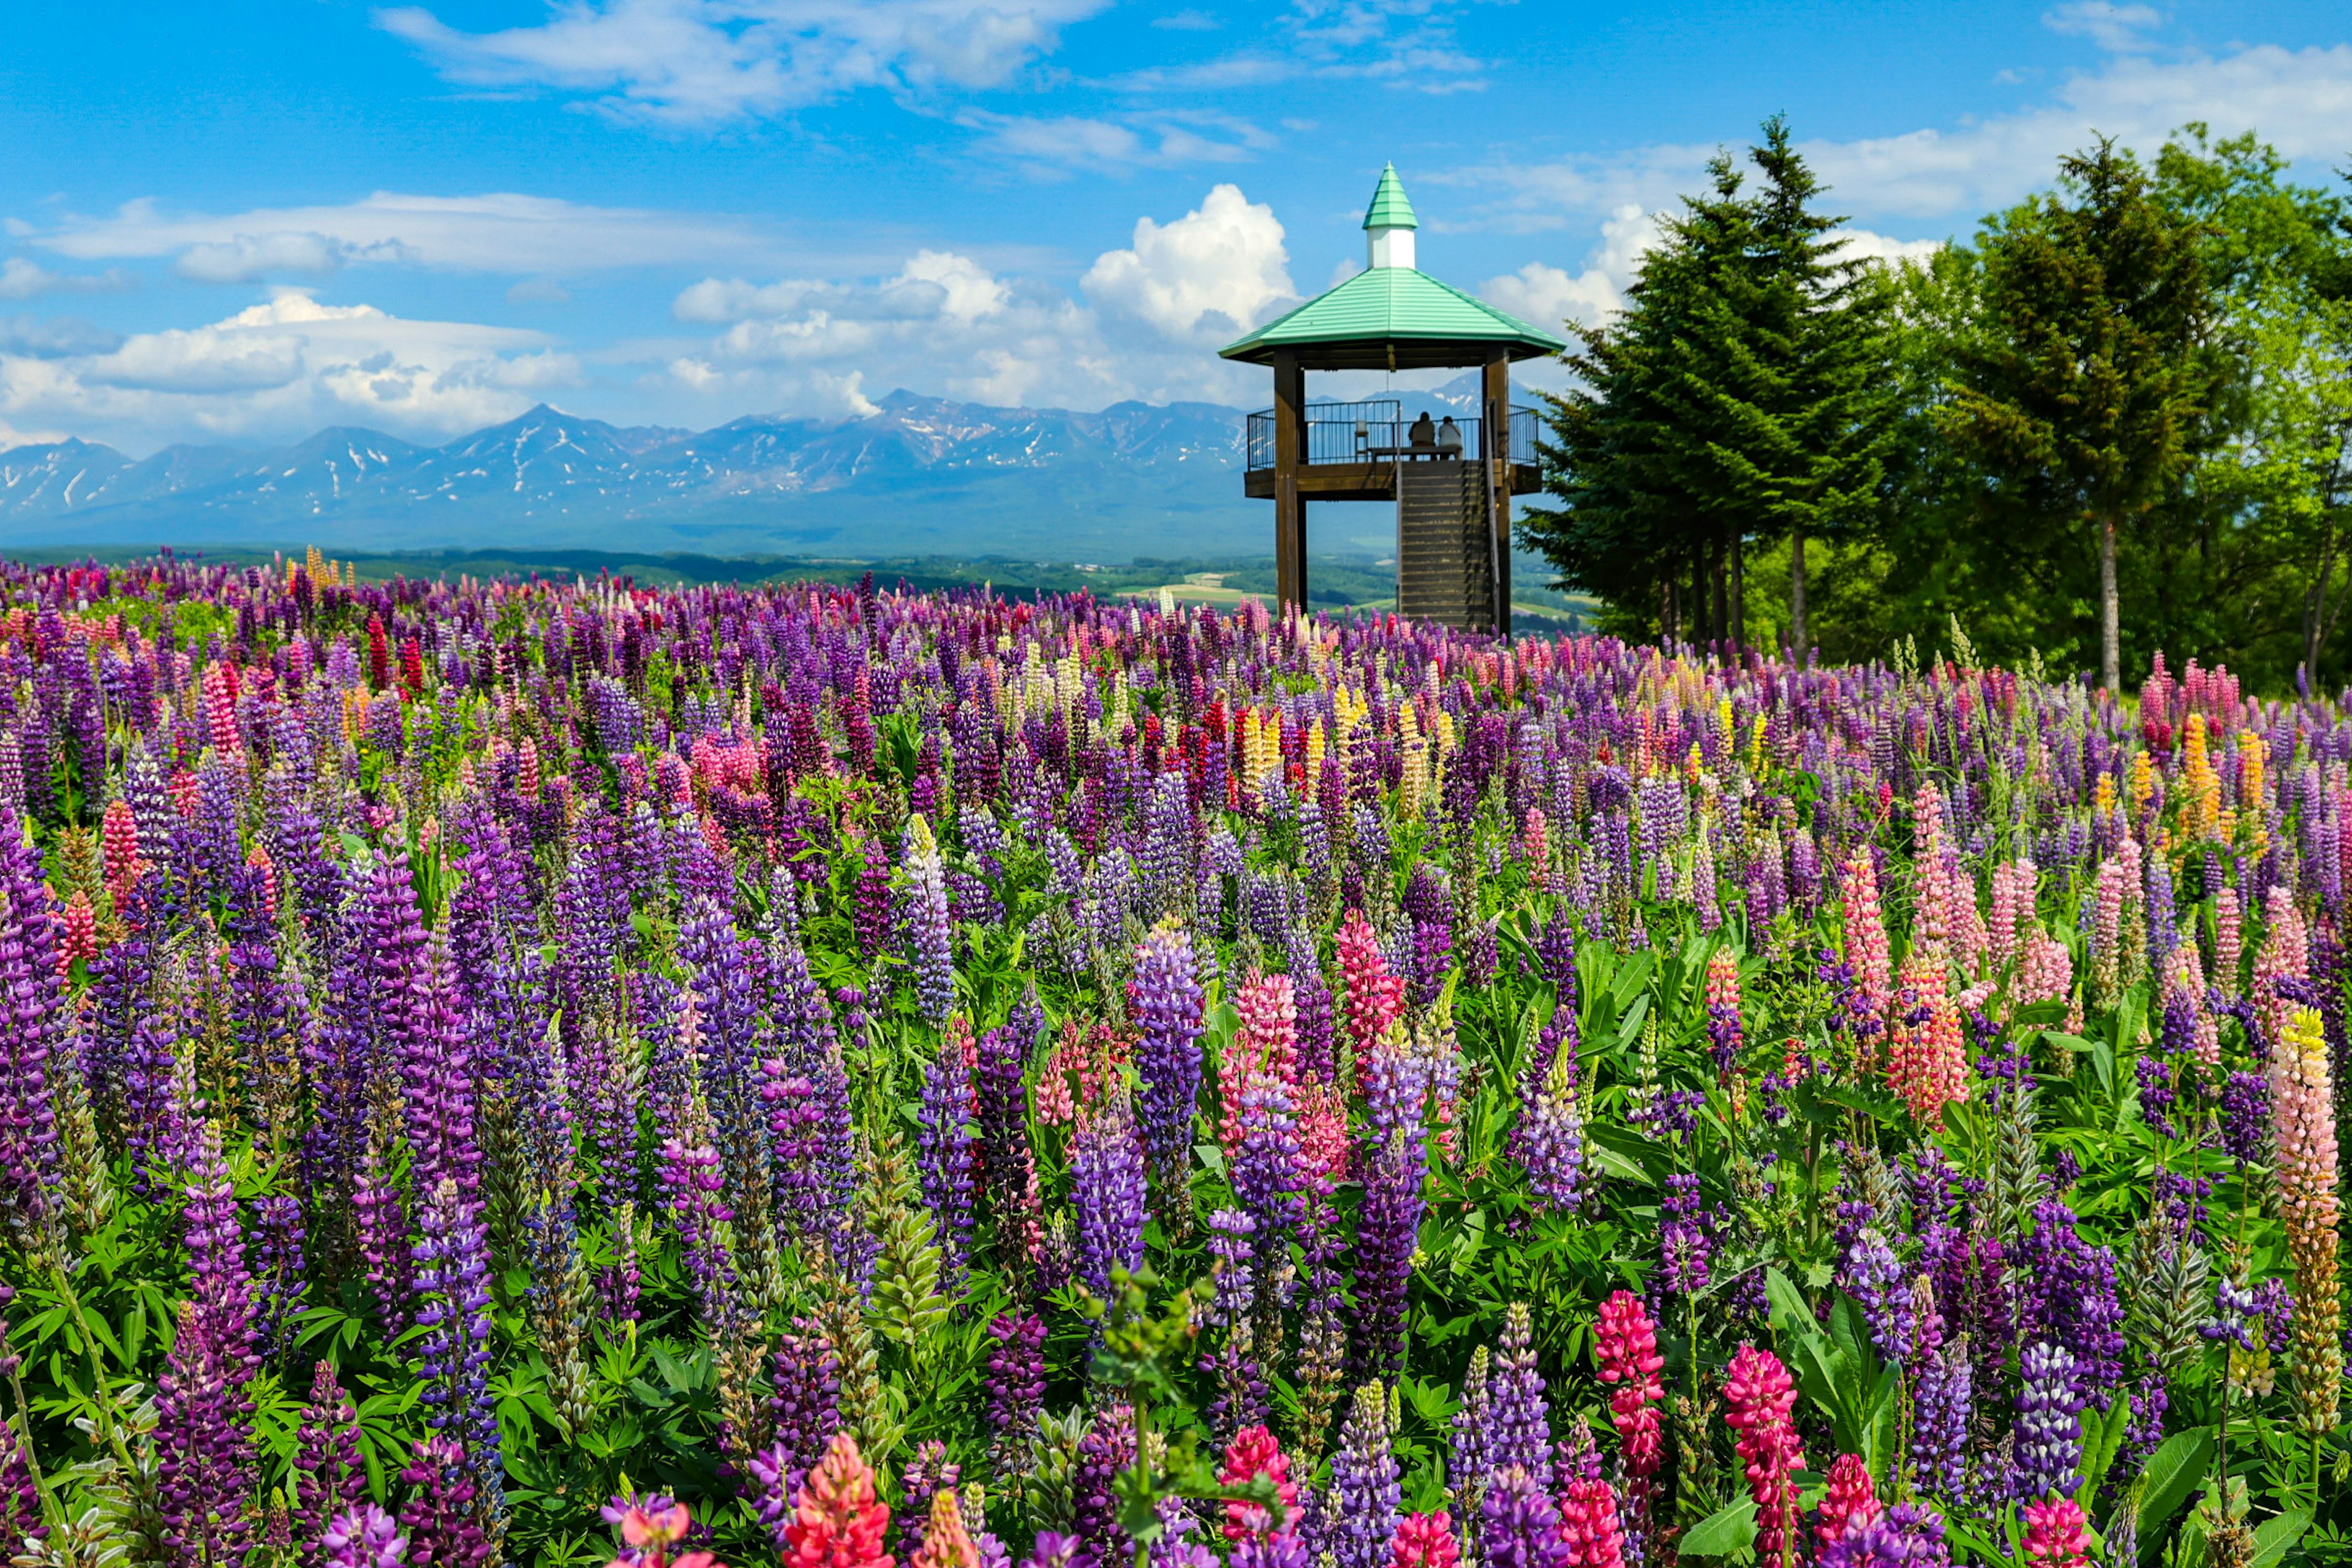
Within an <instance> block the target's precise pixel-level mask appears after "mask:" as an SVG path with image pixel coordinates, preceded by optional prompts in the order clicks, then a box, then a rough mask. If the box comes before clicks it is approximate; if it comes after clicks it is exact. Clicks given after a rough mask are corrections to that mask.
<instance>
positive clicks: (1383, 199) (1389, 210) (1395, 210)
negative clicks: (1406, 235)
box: [1364, 163, 1421, 228]
mask: <svg viewBox="0 0 2352 1568" xmlns="http://www.w3.org/2000/svg"><path fill="white" fill-rule="evenodd" d="M1364 226H1365V227H1366V228H1419V227H1420V226H1421V225H1419V224H1418V223H1416V222H1414V221H1413V216H1412V203H1411V202H1409V201H1407V200H1405V199H1404V184H1403V182H1402V181H1401V180H1399V179H1398V178H1397V177H1396V165H1395V164H1394V163H1391V164H1388V165H1387V166H1385V167H1384V168H1382V169H1381V183H1380V184H1379V185H1378V186H1377V187H1375V188H1374V190H1373V191H1372V205H1370V207H1369V208H1367V209H1366V211H1365V213H1364Z"/></svg>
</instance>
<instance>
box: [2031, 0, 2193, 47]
mask: <svg viewBox="0 0 2352 1568" xmlns="http://www.w3.org/2000/svg"><path fill="white" fill-rule="evenodd" d="M2163 25H2164V13H2162V12H2161V11H2158V9H2157V8H2156V7H2155V6H2153V5H2115V4H2113V3H2112V0H2071V3H2070V4H2067V5H2060V6H2058V7H2056V8H2055V9H2053V10H2051V11H2048V12H2045V13H2044V14H2043V15H2042V26H2045V27H2048V28H2049V29H2050V30H2051V31H2052V32H2053V33H2069V34H2072V35H2074V36H2075V37H2084V38H2088V39H2090V40H2091V41H2092V42H2093V43H2095V44H2096V45H2098V46H2099V47H2101V48H2103V49H2106V50H2109V51H2110V52H2121V51H2124V50H2127V49H2138V48H2145V47H2147V41H2148V40H2147V34H2148V33H2149V32H2150V31H2151V30H2152V29H2154V28H2157V27H2160V26H2163Z"/></svg>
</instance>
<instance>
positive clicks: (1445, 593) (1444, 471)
mask: <svg viewBox="0 0 2352 1568" xmlns="http://www.w3.org/2000/svg"><path fill="white" fill-rule="evenodd" d="M1396 497H1397V502H1396V505H1397V612H1398V614H1400V615H1403V616H1410V617H1411V618H1412V619H1413V620H1416V621H1439V622H1442V623H1444V625H1446V626H1458V627H1461V628H1463V629H1465V630H1470V631H1485V630H1488V629H1490V628H1491V627H1492V626H1494V624H1495V564H1494V545H1493V540H1492V535H1491V532H1490V530H1489V525H1488V522H1487V517H1486V513H1487V500H1486V465H1485V464H1484V463H1480V462H1475V461H1465V460H1463V459H1460V458H1437V459H1434V460H1431V461H1418V462H1405V463H1400V464H1399V465H1398V466H1397V487H1396Z"/></svg>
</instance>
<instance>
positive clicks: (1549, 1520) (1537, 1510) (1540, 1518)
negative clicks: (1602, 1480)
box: [1478, 1465, 1572, 1568]
mask: <svg viewBox="0 0 2352 1568" xmlns="http://www.w3.org/2000/svg"><path fill="white" fill-rule="evenodd" d="M1549 1473H1550V1472H1549V1467H1547V1468H1546V1470H1545V1474H1546V1476H1547V1477H1549ZM1478 1546H1479V1552H1480V1556H1481V1557H1482V1559H1483V1560H1484V1561H1485V1562H1486V1564H1487V1565H1488V1568H1572V1564H1571V1563H1570V1561H1569V1547H1568V1542H1567V1541H1566V1540H1565V1539H1564V1538H1563V1537H1562V1536H1561V1534H1560V1532H1559V1507H1558V1506H1557V1505H1556V1504H1554V1503H1553V1501H1552V1500H1551V1498H1550V1497H1549V1495H1548V1494H1547V1493H1546V1491H1545V1489H1544V1488H1543V1487H1542V1486H1541V1485H1540V1484H1539V1483H1538V1481H1537V1480H1536V1479H1535V1477H1534V1476H1532V1475H1530V1474H1529V1473H1528V1470H1527V1469H1525V1468H1522V1467H1520V1466H1517V1465H1513V1466H1511V1467H1509V1468H1506V1469H1502V1470H1498V1471H1496V1474H1495V1477H1494V1479H1493V1480H1492V1481H1490V1482H1489V1483H1488V1484H1487V1487H1486V1496H1485V1498H1483V1499H1482V1500H1480V1502H1479V1505H1478Z"/></svg>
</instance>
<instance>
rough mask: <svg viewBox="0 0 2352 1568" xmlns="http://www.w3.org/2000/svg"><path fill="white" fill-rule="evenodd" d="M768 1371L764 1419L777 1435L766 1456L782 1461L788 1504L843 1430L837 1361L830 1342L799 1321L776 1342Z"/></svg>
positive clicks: (818, 1330)
mask: <svg viewBox="0 0 2352 1568" xmlns="http://www.w3.org/2000/svg"><path fill="white" fill-rule="evenodd" d="M769 1365H770V1367H771V1369H772V1372H771V1385H772V1389H773V1393H772V1394H771V1395H770V1396H769V1399H768V1416H769V1419H770V1420H771V1421H772V1422H773V1423H774V1426H775V1430H776V1441H775V1446H774V1447H773V1448H772V1449H771V1450H770V1452H771V1455H772V1456H773V1455H779V1454H780V1455H781V1456H782V1459H783V1465H784V1468H783V1480H784V1481H785V1483H786V1485H785V1486H784V1490H783V1495H784V1498H785V1499H786V1500H788V1501H789V1500H790V1499H791V1498H792V1497H793V1495H794V1494H795V1493H797V1492H798V1491H799V1490H800V1484H801V1480H802V1478H803V1477H804V1476H806V1475H807V1474H808V1472H809V1471H810V1470H812V1469H814V1468H815V1467H816V1463H817V1461H818V1460H819V1459H821V1458H824V1449H825V1445H826V1444H828V1443H830V1442H831V1441H832V1440H833V1435H834V1433H835V1431H836V1430H838V1429H839V1427H840V1426H841V1357H840V1356H839V1354H838V1353H836V1352H835V1350H834V1345H833V1340H832V1338H831V1336H829V1335H827V1334H826V1333H825V1332H824V1331H823V1330H822V1329H820V1328H818V1327H817V1325H816V1324H815V1323H814V1322H812V1321H809V1320H808V1319H805V1318H803V1319H800V1320H798V1321H796V1322H795V1324H794V1325H793V1332H791V1333H788V1334H785V1335H783V1336H782V1338H781V1339H780V1340H779V1341H778V1342H777V1344H776V1350H775V1353H774V1354H773V1356H772V1357H771V1358H770V1362H769Z"/></svg>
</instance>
